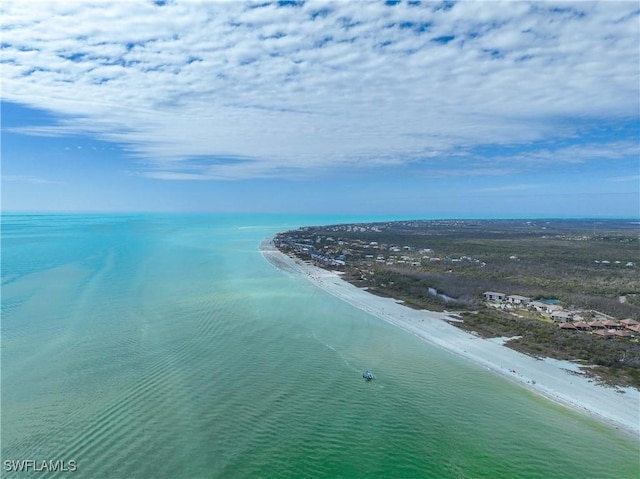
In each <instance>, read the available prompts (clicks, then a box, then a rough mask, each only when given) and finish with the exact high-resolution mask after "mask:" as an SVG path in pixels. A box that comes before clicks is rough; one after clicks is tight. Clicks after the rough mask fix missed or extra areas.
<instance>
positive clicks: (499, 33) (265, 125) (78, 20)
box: [2, 1, 640, 178]
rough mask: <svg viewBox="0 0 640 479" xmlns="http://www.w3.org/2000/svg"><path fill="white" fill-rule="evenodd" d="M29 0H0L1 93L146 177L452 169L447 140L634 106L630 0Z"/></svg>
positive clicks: (611, 114)
mask: <svg viewBox="0 0 640 479" xmlns="http://www.w3.org/2000/svg"><path fill="white" fill-rule="evenodd" d="M37 5H38V8H33V6H32V5H31V4H30V3H27V2H20V1H15V2H4V3H3V12H2V13H3V29H4V31H3V39H2V41H3V47H4V48H3V50H4V51H3V57H2V60H3V63H4V64H3V70H2V98H3V99H4V100H9V101H15V102H20V103H23V104H27V105H30V106H34V107H38V108H44V109H47V110H52V111H54V112H57V113H61V114H64V115H67V116H65V117H64V119H63V120H61V121H60V124H59V125H57V126H54V127H46V128H42V127H41V128H25V129H23V130H22V131H24V132H29V133H31V134H60V135H66V134H72V133H78V132H80V133H89V134H91V135H94V136H96V137H98V138H100V139H103V140H108V141H114V142H118V143H120V144H123V145H124V146H125V147H126V149H128V150H129V151H130V152H131V154H132V155H133V156H134V157H137V158H139V159H143V160H145V161H144V162H142V163H140V167H141V168H143V171H145V172H146V174H148V175H150V176H153V177H156V178H177V177H181V178H208V177H210V178H246V177H269V176H275V175H301V174H308V172H312V173H315V172H318V171H323V170H327V169H333V168H341V167H349V168H352V167H369V166H383V165H398V164H402V163H404V162H416V161H420V159H421V158H431V157H433V156H434V155H437V156H439V157H440V158H444V159H447V158H449V159H450V162H451V163H452V165H451V167H452V168H451V170H455V169H456V162H462V163H464V161H466V160H465V159H464V158H463V157H461V155H460V151H461V150H468V149H473V148H475V147H478V146H483V145H516V144H525V145H526V144H530V143H532V142H539V141H550V140H553V139H555V138H562V137H569V136H575V135H579V134H580V132H579V131H578V128H577V127H574V126H572V125H573V122H582V123H584V122H589V121H603V122H616V121H625V120H626V121H629V120H631V119H637V117H638V101H639V87H638V78H639V75H640V72H639V65H638V61H637V58H638V54H639V48H638V40H639V38H640V34H639V32H638V29H639V26H638V12H637V4H636V3H635V2H626V3H624V2H623V3H606V4H605V5H603V4H596V3H590V2H582V3H566V2H560V3H557V4H552V3H546V2H534V3H533V4H529V3H525V2H508V3H498V2H482V3H472V2H462V3H457V4H455V5H453V6H452V7H451V8H442V6H443V5H441V4H435V3H429V2H427V3H424V4H422V5H421V6H419V7H415V6H409V5H408V4H400V5H398V6H396V7H387V6H385V5H384V4H383V3H371V2H340V1H336V2H306V3H305V4H304V5H303V6H301V7H278V6H277V5H275V4H272V5H268V6H264V7H260V8H252V7H255V6H256V5H258V4H249V3H245V2H217V3H207V2H199V3H196V2H184V1H174V2H167V4H166V5H165V6H162V7H158V6H155V5H154V4H153V3H152V2H142V1H140V2H84V1H83V2H58V1H51V2H38V4H37ZM320 11H321V12H322V13H321V14H317V15H316V13H317V12H320ZM594 148H597V145H596V146H592V147H589V146H584V147H582V150H581V151H573V152H572V153H574V154H576V153H579V155H577V156H576V159H577V161H588V160H589V159H590V158H592V157H590V156H589V152H591V151H593V149H594ZM577 149H578V150H579V148H577ZM610 149H611V148H610ZM629 151H631V154H633V151H634V148H633V146H631V147H630V150H627V154H629ZM635 152H636V154H637V145H636V147H635ZM556 153H557V152H555V151H553V150H552V151H549V149H547V150H544V151H541V152H535V153H531V154H526V155H520V160H521V163H522V164H525V163H527V162H529V163H535V162H536V161H537V162H540V161H542V162H544V161H546V159H547V158H549V157H550V156H553V155H554V154H556ZM220 159H223V160H224V161H220ZM474 161H478V159H477V158H475V159H474ZM492 161H493V160H492ZM439 168H440V169H442V168H441V167H439ZM474 168H475V169H476V171H478V170H486V171H490V170H492V169H496V168H495V166H494V165H493V164H491V165H477V164H475V165H474ZM305 172H306V173H305Z"/></svg>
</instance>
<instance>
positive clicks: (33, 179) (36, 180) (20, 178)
mask: <svg viewBox="0 0 640 479" xmlns="http://www.w3.org/2000/svg"><path fill="white" fill-rule="evenodd" d="M2 181H10V182H18V183H33V184H38V185H52V184H59V183H60V182H59V181H54V180H49V179H47V178H40V177H38V176H30V175H2Z"/></svg>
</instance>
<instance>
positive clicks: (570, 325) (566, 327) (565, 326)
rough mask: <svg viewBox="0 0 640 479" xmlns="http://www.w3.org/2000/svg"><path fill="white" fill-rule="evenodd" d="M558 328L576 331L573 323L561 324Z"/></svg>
mask: <svg viewBox="0 0 640 479" xmlns="http://www.w3.org/2000/svg"><path fill="white" fill-rule="evenodd" d="M558 326H559V327H560V329H573V330H575V329H576V327H575V326H574V325H573V323H560V324H559V325H558Z"/></svg>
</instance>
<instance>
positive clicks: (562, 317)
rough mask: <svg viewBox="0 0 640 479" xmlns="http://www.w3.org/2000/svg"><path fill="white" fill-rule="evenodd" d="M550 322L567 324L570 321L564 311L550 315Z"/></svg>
mask: <svg viewBox="0 0 640 479" xmlns="http://www.w3.org/2000/svg"><path fill="white" fill-rule="evenodd" d="M551 321H553V322H554V323H568V322H569V321H572V319H571V314H570V313H567V312H566V311H553V312H552V313H551Z"/></svg>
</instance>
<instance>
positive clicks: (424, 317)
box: [260, 238, 640, 437]
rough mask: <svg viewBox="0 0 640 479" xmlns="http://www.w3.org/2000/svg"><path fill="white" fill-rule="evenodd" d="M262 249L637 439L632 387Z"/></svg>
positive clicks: (639, 419) (285, 265) (639, 407)
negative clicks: (613, 384)
mask: <svg viewBox="0 0 640 479" xmlns="http://www.w3.org/2000/svg"><path fill="white" fill-rule="evenodd" d="M260 251H261V253H262V255H263V256H264V258H265V259H266V260H267V261H268V262H269V263H271V264H272V265H273V266H274V267H276V268H277V269H279V270H282V271H285V272H288V273H292V274H296V275H301V276H304V277H305V278H306V279H307V280H309V281H311V282H312V283H313V284H315V285H316V286H318V287H319V288H322V289H323V290H325V291H327V292H328V293H330V294H332V295H333V296H336V297H338V298H340V299H342V300H343V301H346V302H347V303H349V304H351V305H353V306H355V307H356V308H359V309H361V310H363V311H365V312H367V313H369V314H371V315H373V316H376V317H378V318H380V319H382V320H384V321H387V322H389V323H391V324H393V325H395V326H397V327H399V328H402V329H404V330H405V331H407V332H409V333H412V334H414V335H415V336H417V337H419V338H420V339H422V340H423V341H427V342H429V343H432V344H435V345H437V346H439V347H441V348H443V349H446V350H447V351H449V352H452V353H454V354H456V355H458V356H461V357H464V358H467V359H469V360H471V361H474V362H475V363H477V364H481V365H483V366H485V367H487V368H488V369H490V370H492V371H494V372H496V373H498V374H500V375H502V376H505V377H507V378H508V379H510V380H512V381H514V382H516V383H518V384H520V385H522V386H523V387H526V388H527V389H529V390H531V391H534V392H536V393H538V394H540V395H542V396H544V397H546V398H548V399H550V400H552V401H555V402H557V403H560V404H563V405H565V406H568V407H570V408H571V409H573V410H575V411H578V412H581V413H585V414H589V415H591V416H593V417H595V418H596V419H599V420H601V421H604V422H607V423H609V424H611V425H613V426H615V427H617V428H620V429H624V430H626V431H628V432H630V433H631V434H633V435H634V436H636V437H640V391H638V390H636V389H633V388H624V389H622V388H618V389H614V388H609V387H603V386H599V385H597V384H595V383H594V382H592V381H590V380H589V378H587V377H585V376H582V375H580V374H579V373H576V371H578V370H577V367H576V365H575V364H573V363H570V362H566V361H558V360H554V359H545V360H538V359H535V358H532V357H530V356H526V355H524V354H521V353H518V352H517V351H514V350H512V349H509V348H507V347H505V346H502V341H500V340H499V339H498V338H495V339H492V340H491V339H489V340H487V339H482V338H479V337H477V336H474V335H473V334H469V333H467V332H465V331H463V330H461V329H458V328H456V327H454V326H452V325H450V324H448V323H447V322H446V321H444V319H445V318H448V315H447V313H438V312H432V311H427V310H414V309H411V308H409V307H406V306H403V305H402V304H400V303H398V302H396V301H395V300H393V299H391V298H382V297H379V296H376V295H373V294H370V293H367V292H366V291H365V290H363V289H361V288H358V287H356V286H354V285H352V284H351V283H348V282H346V281H343V280H342V279H340V276H339V275H338V274H336V273H333V272H330V271H326V270H324V269H322V268H318V267H315V266H313V265H310V264H307V263H305V262H303V261H301V260H299V259H296V258H291V257H289V256H287V255H285V254H283V253H281V252H280V251H278V250H277V249H276V248H275V246H274V245H273V242H272V241H271V238H268V239H265V240H264V241H263V242H262V243H261V244H260ZM623 392H624V393H623Z"/></svg>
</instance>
